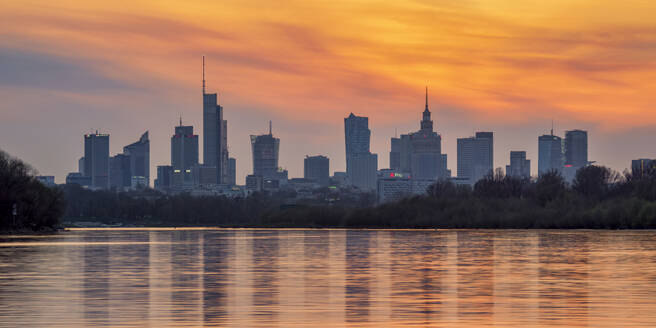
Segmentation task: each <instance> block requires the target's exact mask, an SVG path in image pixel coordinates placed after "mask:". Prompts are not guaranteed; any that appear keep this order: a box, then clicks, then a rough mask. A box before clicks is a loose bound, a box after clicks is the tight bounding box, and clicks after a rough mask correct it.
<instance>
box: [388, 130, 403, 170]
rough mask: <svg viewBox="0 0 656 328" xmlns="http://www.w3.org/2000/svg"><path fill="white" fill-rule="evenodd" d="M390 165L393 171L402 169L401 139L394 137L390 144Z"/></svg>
mask: <svg viewBox="0 0 656 328" xmlns="http://www.w3.org/2000/svg"><path fill="white" fill-rule="evenodd" d="M389 156H390V158H389V161H390V164H389V167H390V169H392V170H395V171H398V170H400V169H401V138H397V137H394V138H392V140H391V144H390V154H389Z"/></svg>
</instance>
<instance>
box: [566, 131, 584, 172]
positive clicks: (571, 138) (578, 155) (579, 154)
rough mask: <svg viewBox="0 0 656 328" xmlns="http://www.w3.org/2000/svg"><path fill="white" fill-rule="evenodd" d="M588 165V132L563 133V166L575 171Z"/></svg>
mask: <svg viewBox="0 0 656 328" xmlns="http://www.w3.org/2000/svg"><path fill="white" fill-rule="evenodd" d="M586 165H588V132H587V131H583V130H571V131H566V132H565V166H568V167H574V168H576V169H577V170H578V169H579V168H582V167H584V166H586Z"/></svg>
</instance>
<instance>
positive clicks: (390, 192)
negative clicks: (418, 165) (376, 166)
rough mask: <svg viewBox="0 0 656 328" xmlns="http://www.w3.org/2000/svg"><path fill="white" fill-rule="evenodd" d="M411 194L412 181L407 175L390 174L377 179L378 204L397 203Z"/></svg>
mask: <svg viewBox="0 0 656 328" xmlns="http://www.w3.org/2000/svg"><path fill="white" fill-rule="evenodd" d="M412 194H413V191H412V180H411V179H410V177H409V176H408V175H404V174H402V173H396V174H395V173H390V174H386V175H383V176H381V177H380V178H378V181H377V191H376V197H377V198H378V203H379V204H382V203H387V202H393V201H398V200H400V199H402V198H404V197H408V196H411V195H412Z"/></svg>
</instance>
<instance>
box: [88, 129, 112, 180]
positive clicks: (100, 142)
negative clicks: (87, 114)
mask: <svg viewBox="0 0 656 328" xmlns="http://www.w3.org/2000/svg"><path fill="white" fill-rule="evenodd" d="M84 176H88V177H90V178H91V184H90V187H91V188H95V189H107V188H109V134H100V133H98V131H96V133H95V134H85V135H84Z"/></svg>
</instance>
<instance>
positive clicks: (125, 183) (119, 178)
mask: <svg viewBox="0 0 656 328" xmlns="http://www.w3.org/2000/svg"><path fill="white" fill-rule="evenodd" d="M109 177H110V179H109V181H110V182H109V187H110V188H112V189H117V190H124V189H126V188H130V186H131V185H132V183H131V178H132V175H131V174H130V156H128V155H125V154H116V155H114V156H112V157H110V158H109Z"/></svg>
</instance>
